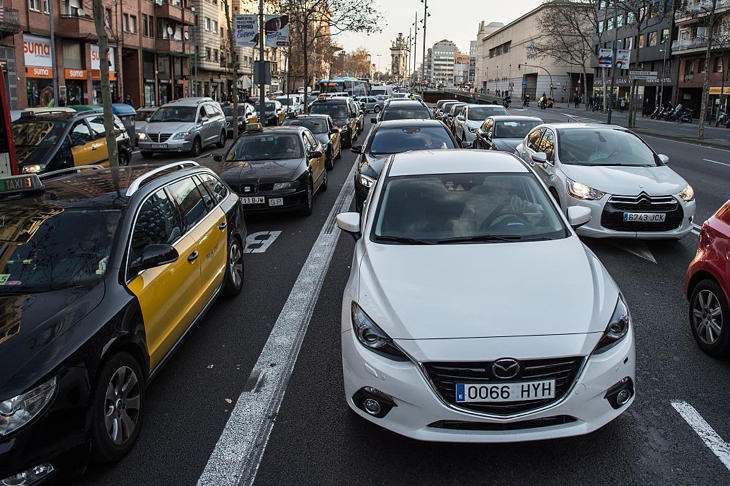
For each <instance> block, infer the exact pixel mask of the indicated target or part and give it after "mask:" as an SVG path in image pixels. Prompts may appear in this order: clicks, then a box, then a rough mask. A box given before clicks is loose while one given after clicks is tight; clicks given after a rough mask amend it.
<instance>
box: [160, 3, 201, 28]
mask: <svg viewBox="0 0 730 486" xmlns="http://www.w3.org/2000/svg"><path fill="white" fill-rule="evenodd" d="M155 15H156V16H157V17H162V18H166V19H171V20H174V21H176V22H179V23H181V24H185V25H194V24H195V15H194V14H193V12H192V11H191V10H190V9H185V8H182V3H181V2H180V1H179V0H177V1H175V0H172V1H167V0H155Z"/></svg>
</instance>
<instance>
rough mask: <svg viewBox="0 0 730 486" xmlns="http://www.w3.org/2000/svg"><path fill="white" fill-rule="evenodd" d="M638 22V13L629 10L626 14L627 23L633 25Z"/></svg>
mask: <svg viewBox="0 0 730 486" xmlns="http://www.w3.org/2000/svg"><path fill="white" fill-rule="evenodd" d="M634 23H636V14H634V12H629V13H627V14H626V24H627V25H631V24H634Z"/></svg>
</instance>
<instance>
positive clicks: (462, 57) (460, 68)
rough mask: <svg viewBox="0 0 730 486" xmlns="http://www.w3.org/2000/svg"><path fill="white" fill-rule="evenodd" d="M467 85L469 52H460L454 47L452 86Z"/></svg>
mask: <svg viewBox="0 0 730 486" xmlns="http://www.w3.org/2000/svg"><path fill="white" fill-rule="evenodd" d="M468 85H469V54H462V53H461V52H459V49H458V48H457V49H456V53H455V54H454V86H456V87H459V88H467V87H468Z"/></svg>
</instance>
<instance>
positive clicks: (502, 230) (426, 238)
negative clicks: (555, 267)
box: [373, 173, 568, 244]
mask: <svg viewBox="0 0 730 486" xmlns="http://www.w3.org/2000/svg"><path fill="white" fill-rule="evenodd" d="M374 221H375V225H374V228H373V237H374V239H375V241H379V242H383V243H405V244H414V243H415V244H446V243H468V242H474V243H477V242H487V243H488V242H516V241H535V240H543V239H558V238H564V237H566V236H567V235H568V232H567V230H566V228H565V226H564V225H563V221H562V219H561V218H560V216H559V215H558V213H557V210H556V209H555V207H554V205H553V204H552V202H551V201H550V200H549V196H548V195H547V194H546V193H545V190H544V189H543V188H542V187H541V186H540V185H539V184H538V183H537V181H536V180H535V176H534V175H532V174H527V173H515V174H505V173H468V174H429V175H413V176H398V177H392V178H390V179H389V180H388V181H387V182H386V184H385V187H384V188H383V192H382V196H381V202H380V205H379V207H378V210H377V214H376V215H375V219H374Z"/></svg>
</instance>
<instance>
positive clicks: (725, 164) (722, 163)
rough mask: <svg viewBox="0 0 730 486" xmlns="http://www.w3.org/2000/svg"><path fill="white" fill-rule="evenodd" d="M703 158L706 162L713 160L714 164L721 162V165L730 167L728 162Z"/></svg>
mask: <svg viewBox="0 0 730 486" xmlns="http://www.w3.org/2000/svg"><path fill="white" fill-rule="evenodd" d="M702 160H704V161H705V162H712V163H713V164H719V165H724V166H726V167H730V164H728V163H727V162H718V161H717V160H712V159H702Z"/></svg>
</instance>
